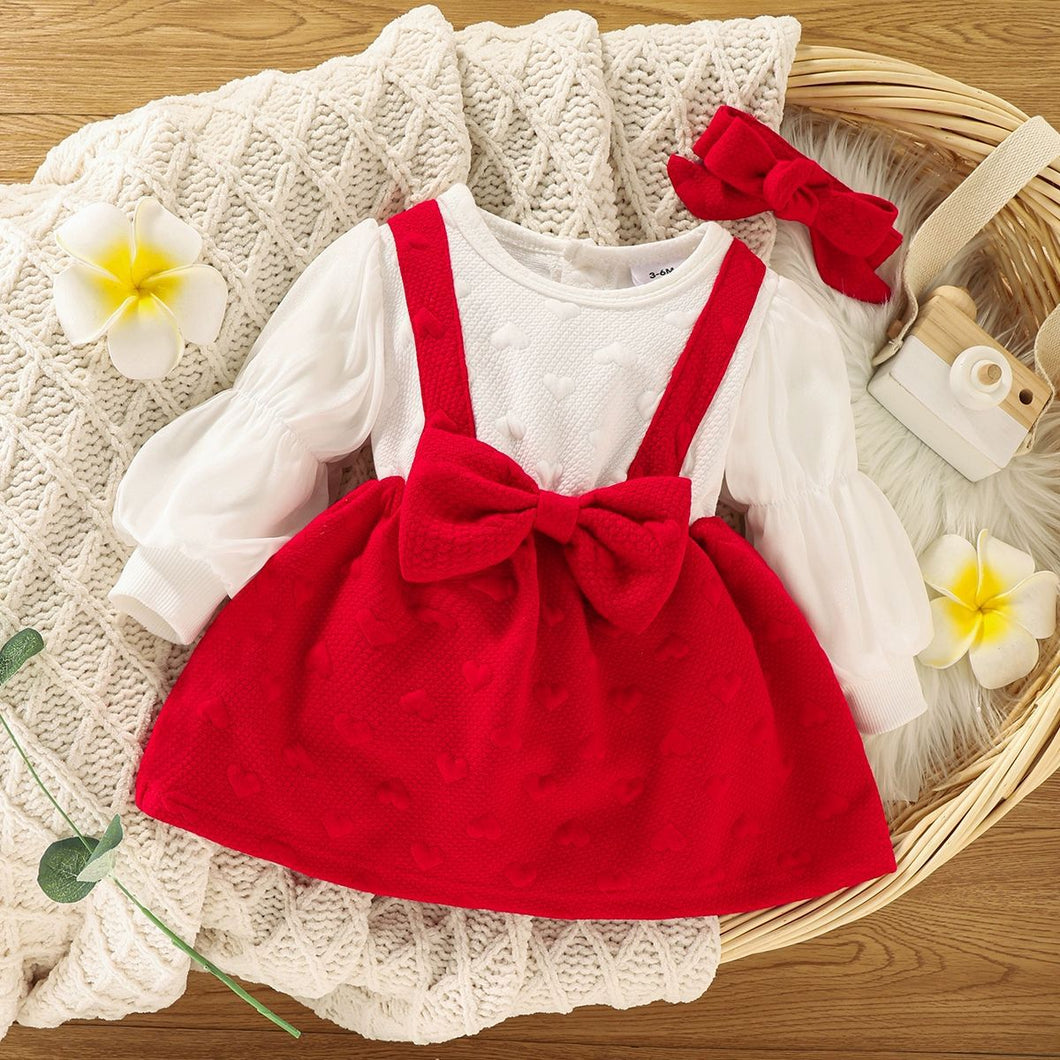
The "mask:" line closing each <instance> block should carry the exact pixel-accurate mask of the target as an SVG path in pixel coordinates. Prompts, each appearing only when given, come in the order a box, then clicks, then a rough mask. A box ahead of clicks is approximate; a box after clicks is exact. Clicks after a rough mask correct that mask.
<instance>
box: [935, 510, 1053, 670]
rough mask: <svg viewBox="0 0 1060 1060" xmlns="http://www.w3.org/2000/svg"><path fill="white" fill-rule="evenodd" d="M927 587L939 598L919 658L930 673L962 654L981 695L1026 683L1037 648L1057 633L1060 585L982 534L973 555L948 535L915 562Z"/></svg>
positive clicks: (1015, 552) (1025, 557)
mask: <svg viewBox="0 0 1060 1060" xmlns="http://www.w3.org/2000/svg"><path fill="white" fill-rule="evenodd" d="M920 569H921V571H922V572H923V575H924V581H925V582H927V584H928V585H930V586H931V588H932V589H935V590H937V591H938V592H939V593H941V594H942V595H941V596H938V597H936V598H935V599H933V600H932V601H931V615H932V618H933V620H934V623H935V636H934V638H933V639H932V641H931V643H930V644H929V645H928V646H927V647H926V648H925V649H924V650H923V651H922V652H921V653H920V655H919V659H920V661H921V662H922V663H924V664H925V665H927V666H932V667H935V668H936V669H940V670H941V669H944V668H945V667H947V666H952V665H953V664H954V663H955V662H957V660H958V659H960V658H962V657H963V655H964V654H965V652H967V653H968V660H969V662H970V663H971V665H972V672H973V673H974V674H975V677H976V680H977V681H978V682H979V683H980V684H981V685H982V686H983V687H984V688H1001V687H1002V686H1004V685H1007V684H1011V683H1012V682H1013V681H1017V680H1019V678H1021V677H1025V676H1026V675H1027V674H1029V673H1030V672H1031V670H1033V669H1034V667H1035V664H1036V663H1037V662H1038V641H1039V640H1040V639H1042V638H1043V637H1049V636H1051V635H1052V633H1053V631H1054V630H1055V628H1056V597H1057V585H1058V581H1060V579H1058V578H1057V576H1056V574H1054V573H1053V572H1052V571H1038V572H1037V573H1035V570H1034V560H1033V558H1032V557H1031V556H1030V555H1029V554H1028V553H1026V552H1023V551H1021V550H1020V549H1018V548H1015V547H1013V546H1012V545H1008V544H1006V543H1005V542H1004V541H999V540H998V539H997V538H995V537H992V536H991V535H990V533H989V532H988V531H986V530H981V531H980V532H979V537H978V540H977V541H976V544H975V547H973V546H972V545H971V544H970V543H969V542H968V541H966V540H965V539H964V538H963V537H959V536H958V535H956V534H946V535H945V536H943V537H940V538H939V539H938V540H937V541H936V542H934V544H932V545H930V546H929V547H928V548H927V549H926V551H925V552H924V554H923V555H922V556H921V558H920Z"/></svg>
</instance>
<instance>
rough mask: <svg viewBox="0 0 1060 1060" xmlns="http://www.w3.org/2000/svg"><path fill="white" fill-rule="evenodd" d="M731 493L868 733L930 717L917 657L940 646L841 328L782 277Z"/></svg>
mask: <svg viewBox="0 0 1060 1060" xmlns="http://www.w3.org/2000/svg"><path fill="white" fill-rule="evenodd" d="M725 475H726V486H727V489H728V492H729V493H730V494H731V496H732V497H733V499H734V500H736V501H737V502H738V503H740V504H741V505H746V506H747V514H746V520H747V529H748V534H749V537H750V539H751V541H752V542H753V544H754V545H755V547H756V548H757V549H758V551H759V553H760V554H761V555H762V556H763V558H764V559H765V560H766V562H767V563H768V564H769V565H770V567H772V568H773V570H774V571H775V572H776V573H777V575H778V576H779V577H780V579H781V581H782V582H783V583H784V585H785V587H786V588H787V590H788V592H789V593H790V594H791V596H792V598H793V599H794V600H795V602H796V603H797V604H798V605H799V606H800V608H801V609H802V611H803V614H804V615H805V616H806V619H807V621H808V622H809V623H810V626H811V627H812V628H813V630H814V633H815V634H816V635H817V638H818V640H819V641H820V643H821V646H822V647H823V648H824V650H825V652H826V653H827V654H828V657H829V659H830V660H831V662H832V665H833V668H834V669H835V671H836V676H837V678H838V679H839V682H840V684H841V686H842V687H843V690H844V692H845V694H846V696H847V700H848V702H849V704H850V707H851V710H852V712H853V715H854V720H855V722H856V724H857V726H858V729H859V730H860V731H861V732H862V733H866V734H868V733H879V732H885V731H887V730H889V729H894V728H897V727H898V726H900V725H903V724H904V723H905V722H907V721H910V720H911V719H912V718H914V717H916V716H917V715H919V714H921V713H923V711H925V710H926V709H927V704H926V702H925V700H924V696H923V692H922V691H921V688H920V683H919V680H918V678H917V674H916V668H915V664H914V656H915V654H916V653H917V652H918V651H920V649H922V648H923V647H924V646H925V645H926V644H927V643H928V642H929V641H930V639H931V616H930V610H929V605H928V601H927V593H926V591H925V589H924V583H923V579H922V577H921V574H920V570H919V567H918V565H917V561H916V557H915V555H914V552H913V548H912V546H911V544H910V542H909V539H908V537H907V535H906V533H905V531H904V529H903V528H902V525H901V523H900V522H899V520H898V517H897V515H896V514H895V512H894V509H893V508H891V506H890V504H889V503H888V501H887V499H886V498H885V497H884V496H883V494H882V493H881V492H880V490H879V489H878V488H877V486H876V485H875V484H874V483H873V482H872V481H871V480H870V479H869V478H868V477H867V476H865V475H864V474H862V473H861V472H860V471H859V470H858V461H857V448H856V443H855V438H854V419H853V414H852V412H851V408H850V390H849V384H848V382H847V375H846V367H845V365H844V361H843V353H842V349H841V346H840V342H839V337H838V335H837V334H836V331H835V329H834V327H833V326H832V324H831V322H830V321H829V320H828V318H827V317H826V316H825V315H824V313H823V312H822V311H821V310H820V309H819V308H818V307H817V306H816V305H815V304H814V303H813V301H812V300H811V298H810V297H809V295H807V294H806V292H805V291H803V290H802V289H801V288H800V287H799V286H798V285H797V284H795V283H794V282H792V281H790V280H787V279H785V278H781V280H780V283H779V285H778V288H777V292H776V294H775V296H774V300H773V303H772V305H771V306H770V310H769V315H768V317H767V319H766V321H765V322H764V324H763V330H762V334H761V338H760V341H759V345H758V347H757V348H756V350H755V351H754V355H753V358H752V363H751V366H750V369H749V375H748V379H747V383H746V386H745V388H744V390H743V393H742V395H741V398H740V403H739V406H738V409H737V412H736V418H735V423H734V428H733V435H732V438H731V444H730V447H729V456H728V459H727V462H726V468H725Z"/></svg>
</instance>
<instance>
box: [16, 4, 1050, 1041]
mask: <svg viewBox="0 0 1060 1060" xmlns="http://www.w3.org/2000/svg"><path fill="white" fill-rule="evenodd" d="M409 6H411V3H410V4H409ZM440 6H441V7H442V9H443V10H444V11H445V13H446V15H447V16H448V17H449V19H450V21H452V22H453V24H454V25H455V26H458V27H459V26H463V25H465V24H467V23H469V22H474V21H479V20H482V19H492V20H494V21H497V22H501V23H505V24H510V25H515V24H519V23H523V22H529V21H532V20H533V19H535V18H537V17H539V16H541V15H543V14H545V13H546V12H547V11H550V10H555V9H560V8H562V7H563V6H564V5H555V6H554V5H550V4H545V3H529V2H525V0H497V2H489V0H481V2H478V3H475V2H471V0H459V2H451V3H446V2H444V0H443V2H442V3H441V4H440ZM583 7H584V9H585V10H587V11H589V12H590V13H591V14H593V15H594V16H595V17H596V18H597V19H598V20H599V22H600V25H601V28H603V29H612V28H617V27H620V26H623V25H629V24H632V23H637V22H653V21H665V22H685V21H689V20H691V19H693V18H704V17H731V16H735V15H751V14H759V13H762V14H793V15H796V16H798V17H799V18H800V19H801V21H802V23H803V26H804V31H803V39H804V41H806V42H809V43H814V42H818V43H832V44H842V45H846V46H849V47H855V48H863V49H865V50H869V51H879V52H885V53H888V54H891V55H895V56H899V57H901V58H905V59H908V60H911V61H913V62H917V63H921V64H923V65H925V66H930V67H932V68H934V69H936V70H938V71H940V72H942V73H946V74H949V75H951V76H953V77H957V78H959V79H961V80H963V81H966V82H970V83H971V84H974V85H977V86H978V87H980V88H984V89H987V90H989V91H991V92H995V93H997V94H999V95H1001V96H1004V97H1006V98H1008V99H1010V100H1012V101H1013V102H1015V103H1017V104H1018V105H1019V106H1021V107H1022V108H1023V109H1024V110H1026V111H1028V112H1029V113H1032V114H1033V113H1042V114H1044V115H1045V116H1046V117H1047V118H1049V119H1050V120H1051V121H1053V122H1054V123H1056V124H1060V94H1058V92H1057V84H1058V82H1060V31H1058V29H1057V22H1058V19H1060V2H1057V0H1033V2H1031V0H1020V2H1014V0H1010V2H1008V3H1001V4H999V3H997V2H996V0H944V2H942V0H934V2H929V0H919V2H905V0H903V2H888V0H835V2H831V0H787V2H775V0H759V2H758V3H757V4H754V5H751V6H748V5H744V4H737V3H735V2H730V3H719V2H715V0H674V2H670V3H666V2H663V0H658V2H652V0H647V2H642V3H636V4H633V3H607V4H602V3H585V4H583ZM404 9H405V7H404V5H402V4H398V3H387V2H374V3H373V2H357V3H351V2H349V0H224V2H222V3H211V2H208V0H172V2H164V0H108V2H107V3H87V2H78V0H19V2H12V0H0V180H5V181H21V180H27V179H28V178H29V177H30V176H31V175H32V173H33V171H34V169H35V167H36V166H37V164H38V163H39V162H40V160H41V159H42V158H43V156H44V153H45V151H46V150H47V149H48V147H49V146H51V144H53V143H55V142H56V141H58V140H60V139H62V137H64V136H65V135H67V134H68V133H69V132H71V131H72V130H73V129H75V128H77V127H78V126H79V125H81V124H83V123H84V122H86V121H90V120H93V119H95V118H100V117H106V116H108V115H112V114H115V113H119V112H121V111H125V110H129V109H131V108H132V107H135V106H138V105H139V104H141V103H144V102H146V101H148V100H149V99H152V98H155V97H157V96H161V95H165V94H167V93H180V92H191V91H198V90H203V89H210V88H214V87H216V86H217V85H219V84H222V83H223V82H224V81H227V80H229V79H230V78H233V77H241V76H244V75H246V74H252V73H254V72H256V71H257V70H260V69H262V68H263V67H267V66H273V67H278V68H280V69H285V70H297V69H304V68H306V67H309V66H313V65H315V64H316V63H318V62H321V61H323V60H324V59H326V58H329V57H330V56H332V55H335V54H339V53H343V52H346V53H349V52H356V51H359V50H360V49H361V48H363V47H364V46H365V45H366V44H368V42H369V41H370V40H371V39H372V38H374V37H375V35H376V34H377V33H378V32H379V30H380V28H381V27H382V26H383V25H384V24H385V23H386V22H387V21H389V20H390V19H391V18H393V17H394V16H395V15H397V14H399V13H401V11H402V10H404ZM1058 922H1060V776H1057V777H1054V778H1053V779H1052V780H1051V781H1050V782H1048V783H1047V784H1046V785H1044V786H1043V787H1042V788H1040V789H1039V791H1038V792H1036V793H1035V794H1034V795H1032V796H1031V797H1030V798H1028V799H1027V800H1026V802H1025V803H1024V804H1023V805H1021V806H1020V807H1018V808H1017V809H1016V810H1014V811H1013V812H1012V814H1011V815H1010V816H1008V817H1007V818H1006V819H1005V820H1004V821H1002V823H1001V824H1000V825H998V826H997V827H996V828H995V829H994V830H993V831H992V832H990V833H989V834H988V835H987V836H985V837H984V838H983V839H981V840H980V841H979V842H977V843H976V844H975V845H974V846H973V847H972V848H971V849H969V850H967V851H966V852H965V853H964V854H962V855H961V856H959V857H958V858H957V859H956V860H954V861H953V862H951V863H950V864H948V865H946V866H944V867H943V868H942V869H940V870H939V871H938V873H937V874H936V875H935V876H933V877H932V878H930V879H929V880H927V881H926V882H925V883H923V884H922V885H921V886H920V887H918V888H917V889H916V890H915V891H914V892H912V893H911V894H909V895H907V896H906V897H904V898H902V899H900V900H899V901H897V902H895V903H894V904H893V905H891V906H890V907H888V908H887V909H885V910H884V911H882V912H880V913H877V914H875V915H874V916H872V917H869V918H867V919H865V920H862V921H860V922H859V923H857V924H854V925H852V926H849V927H847V928H844V929H842V930H839V931H836V932H833V933H832V934H831V935H828V936H826V937H824V938H822V939H819V940H817V941H815V942H811V943H807V944H804V945H802V946H799V947H796V948H794V949H786V950H781V951H778V952H776V953H773V954H766V955H761V956H758V957H754V958H750V959H748V960H745V961H741V962H738V963H736V964H732V965H724V966H723V967H722V969H721V971H720V973H719V975H718V979H717V981H716V983H715V985H714V986H713V987H712V988H711V989H710V990H709V991H708V992H707V994H706V995H705V996H704V997H703V998H701V999H700V1000H699V1001H697V1002H695V1003H693V1004H690V1005H682V1006H673V1005H666V1004H657V1005H651V1006H647V1007H645V1008H641V1009H634V1010H631V1011H627V1012H617V1011H613V1010H610V1009H605V1008H596V1009H583V1010H580V1011H577V1012H575V1013H572V1014H569V1015H566V1016H526V1017H522V1018H519V1019H514V1020H510V1021H508V1022H507V1023H505V1024H502V1025H501V1026H500V1027H497V1028H494V1029H492V1030H488V1031H485V1032H483V1033H482V1034H480V1035H478V1036H477V1037H475V1038H472V1039H465V1040H463V1041H459V1042H452V1043H448V1044H446V1045H441V1046H431V1047H427V1048H416V1047H412V1046H407V1045H400V1044H391V1043H380V1042H366V1041H364V1040H362V1039H360V1038H358V1037H356V1036H354V1035H351V1034H349V1033H348V1032H345V1031H342V1030H340V1029H339V1028H337V1027H335V1026H334V1025H333V1024H329V1023H324V1022H322V1021H320V1020H318V1019H316V1018H315V1017H313V1016H312V1015H311V1014H310V1013H309V1012H307V1011H306V1010H304V1009H302V1008H301V1007H300V1006H299V1005H297V1004H295V1003H294V1002H292V1001H290V1000H288V999H285V998H282V997H280V996H278V995H276V994H274V993H272V992H271V991H269V990H267V989H265V988H255V991H254V992H255V993H256V994H258V995H259V996H261V997H262V999H263V1000H265V1001H266V1002H267V1003H268V1004H270V1005H272V1006H273V1007H275V1008H276V1009H277V1010H278V1011H280V1012H281V1013H282V1014H283V1015H285V1016H286V1017H287V1018H289V1019H291V1020H292V1021H293V1022H295V1023H296V1024H297V1025H298V1026H299V1027H300V1028H301V1029H302V1030H303V1031H304V1032H305V1033H304V1036H303V1038H302V1039H301V1041H300V1042H294V1041H293V1040H291V1039H289V1038H288V1037H287V1036H286V1035H284V1034H282V1033H281V1032H279V1031H276V1030H274V1029H273V1028H272V1027H271V1025H270V1024H267V1023H265V1022H264V1021H263V1020H261V1019H260V1017H258V1016H256V1015H254V1014H253V1013H252V1012H251V1011H250V1010H249V1009H248V1008H247V1007H246V1006H244V1005H243V1004H242V1003H241V1002H239V1001H237V1000H236V999H235V998H234V997H233V996H232V995H231V994H229V993H228V991H227V990H225V989H224V988H222V987H219V986H218V985H217V984H216V983H215V982H214V981H213V979H212V978H211V977H210V976H207V975H205V974H202V973H196V974H194V975H193V976H192V977H191V982H190V985H189V989H188V993H187V994H186V995H185V996H184V998H182V999H181V1000H180V1001H179V1002H178V1003H177V1004H176V1005H174V1006H173V1007H172V1008H170V1009H168V1010H167V1011H165V1012H160V1013H154V1014H148V1015H143V1016H135V1017H130V1018H128V1019H126V1020H123V1021H121V1022H120V1023H105V1022H93V1023H87V1022H83V1023H73V1024H67V1025H66V1026H64V1027H61V1028H58V1029H56V1030H49V1031H38V1030H29V1029H26V1028H21V1027H15V1028H13V1029H12V1031H11V1032H10V1033H9V1035H8V1036H7V1038H6V1039H5V1040H4V1041H3V1042H2V1043H0V1057H2V1058H4V1060H8V1058H12V1060H60V1058H61V1060H66V1058H68V1057H69V1058H73V1057H77V1058H84V1057H100V1056H107V1057H108V1058H110V1060H125V1058H130V1060H132V1058H136V1060H141V1058H143V1057H151V1058H152V1060H165V1058H170V1057H172V1058H181V1060H205V1058H211V1060H212V1058H226V1060H227V1058H230V1060H240V1058H243V1057H254V1058H256V1060H267V1058H268V1057H272V1056H277V1057H279V1056H295V1055H298V1056H301V1057H306V1058H317V1057H319V1058H324V1057H327V1058H332V1057H336V1058H337V1057H340V1056H341V1057H359V1058H365V1060H399V1058H403V1057H419V1058H424V1060H434V1058H439V1060H457V1058H461V1060H463V1058H469V1057H475V1058H476V1060H561V1058H562V1060H634V1058H636V1060H678V1058H680V1060H687V1058H691V1057H704V1056H711V1057H734V1058H755V1060H758V1058H761V1060H794V1058H802V1060H820V1058H836V1060H843V1058H847V1057H851V1058H865V1060H870V1058H871V1060H884V1058H892V1057H894V1058H898V1057H900V1058H914V1057H924V1058H927V1057H930V1058H933V1060H955V1058H958V1057H961V1058H966V1057H967V1058H971V1057H975V1058H981V1057H995V1056H996V1057H1020V1058H1028V1060H1029V1058H1031V1057H1035V1058H1041V1057H1060V926H1058Z"/></svg>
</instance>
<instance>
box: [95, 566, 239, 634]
mask: <svg viewBox="0 0 1060 1060" xmlns="http://www.w3.org/2000/svg"><path fill="white" fill-rule="evenodd" d="M227 595H228V594H227V593H226V592H225V588H224V586H223V585H222V584H221V582H220V580H219V579H218V577H217V575H216V574H214V573H213V571H212V570H211V569H210V568H209V567H208V566H207V565H206V564H205V563H204V562H203V561H202V560H197V559H192V558H191V557H190V556H185V555H184V554H183V553H180V552H174V551H172V550H170V549H162V548H150V547H148V546H145V545H140V546H138V547H137V548H136V549H135V550H134V551H133V554H132V555H131V556H130V557H129V561H128V562H127V563H126V564H125V567H124V569H123V570H122V572H121V576H120V577H119V578H118V580H117V582H115V584H114V587H113V588H112V589H111V590H110V592H109V593H108V594H107V599H108V600H109V601H110V602H111V603H112V604H113V605H114V607H115V608H117V610H119V611H123V612H124V613H125V614H127V615H132V617H133V618H135V619H136V620H137V621H138V622H139V623H140V624H141V625H142V626H145V627H146V628H147V629H149V630H150V631H151V632H152V633H154V634H155V635H156V636H159V637H164V638H165V639H166V640H169V641H173V642H174V643H175V644H190V643H191V642H192V641H193V640H194V639H195V638H196V637H197V636H198V635H199V634H200V633H201V632H202V630H203V627H204V626H205V625H206V623H207V622H208V621H209V619H210V616H211V615H212V614H213V612H214V610H215V609H216V607H217V605H218V604H219V603H220V602H221V601H222V600H223V599H224V598H225V596H227Z"/></svg>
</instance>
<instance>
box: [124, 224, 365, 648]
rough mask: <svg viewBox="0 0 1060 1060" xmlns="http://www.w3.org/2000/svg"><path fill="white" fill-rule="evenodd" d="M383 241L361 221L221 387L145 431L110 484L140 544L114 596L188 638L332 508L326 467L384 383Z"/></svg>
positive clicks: (180, 638)
mask: <svg viewBox="0 0 1060 1060" xmlns="http://www.w3.org/2000/svg"><path fill="white" fill-rule="evenodd" d="M379 246H380V236H379V226H378V224H377V223H376V221H375V220H373V219H371V218H368V219H366V220H364V221H362V222H361V223H360V224H358V225H355V226H354V227H353V228H351V229H350V230H349V231H348V232H346V233H345V234H344V235H342V236H340V237H339V238H338V239H335V240H334V241H333V242H332V243H330V244H329V245H328V246H327V247H326V248H325V249H324V250H323V251H322V252H321V253H319V254H318V255H317V256H316V257H315V258H314V259H313V261H312V262H310V264H309V265H308V266H307V268H306V269H305V270H304V271H303V272H302V274H301V275H300V276H299V277H298V279H297V280H296V281H295V282H294V284H292V286H291V287H290V289H289V290H288V291H287V293H286V295H284V297H283V300H282V301H281V302H280V304H279V305H278V306H277V308H276V310H275V311H274V312H273V314H272V316H271V317H270V318H269V319H268V321H267V322H266V324H265V326H264V328H262V330H261V332H260V333H259V335H258V337H257V339H256V340H255V342H254V344H253V346H252V347H251V349H250V352H249V354H248V355H247V359H246V361H245V362H244V364H243V366H242V367H241V369H240V371H239V374H238V375H237V376H236V378H235V381H234V383H233V385H232V387H231V389H229V390H223V391H221V392H220V393H218V394H215V395H214V396H213V397H211V398H210V399H209V400H207V401H204V402H203V403H202V404H201V405H198V406H196V407H195V408H193V409H190V410H189V411H188V412H185V413H184V414H183V415H181V416H179V417H177V419H175V420H173V421H172V422H171V423H169V424H167V425H166V426H165V427H163V428H162V430H160V431H158V432H157V433H156V434H155V435H153V436H152V437H151V438H149V439H148V441H147V442H146V444H145V445H144V446H143V447H142V448H141V449H140V450H139V452H137V453H136V455H135V456H134V458H133V460H132V462H131V464H130V465H129V468H128V470H127V471H126V473H125V476H124V478H123V479H122V480H121V482H120V484H119V486H118V492H117V497H116V500H115V506H114V528H115V531H116V532H117V535H118V537H119V538H120V539H121V540H122V541H124V542H125V543H126V544H129V545H133V546H134V549H133V552H132V555H131V557H130V558H129V560H128V562H127V563H126V564H125V567H124V569H123V570H122V573H121V576H120V577H119V579H118V581H117V582H116V584H115V585H114V587H113V588H112V589H111V591H110V593H109V594H108V599H109V600H110V602H111V603H112V604H113V605H114V607H115V608H117V610H119V611H123V612H125V613H127V614H129V615H132V616H133V617H135V618H136V619H137V620H138V621H139V622H141V623H142V624H143V625H144V626H146V627H147V628H148V629H149V630H151V631H152V632H153V633H156V634H157V635H159V636H161V637H164V638H166V639H167V640H171V641H174V642H176V643H178V644H190V643H191V642H192V641H193V640H194V639H195V638H196V637H197V636H198V634H199V633H200V632H201V631H202V629H203V627H204V626H205V625H206V623H207V622H208V621H209V619H210V617H211V616H212V614H213V612H214V610H215V608H216V607H217V605H218V604H219V603H220V602H221V601H222V600H223V599H224V598H225V596H233V595H235V593H236V592H237V591H238V590H239V589H240V588H241V587H242V586H243V585H244V584H245V583H246V582H247V581H249V580H250V578H251V577H252V576H253V575H254V574H255V573H256V572H257V571H258V570H259V569H260V568H261V567H262V566H263V565H264V563H265V562H266V560H267V559H268V558H269V557H270V556H271V555H272V554H273V553H274V552H276V551H277V550H278V549H279V548H280V547H281V546H282V545H283V544H284V542H286V541H287V540H288V539H289V538H291V537H293V536H294V534H295V533H297V532H298V530H300V529H301V528H302V527H303V526H305V525H306V524H307V523H308V522H310V521H311V520H312V519H313V518H314V517H315V516H316V515H318V514H319V513H320V512H321V511H323V510H324V508H325V507H327V504H328V489H327V468H326V463H327V462H328V461H330V460H335V459H337V458H339V457H341V456H344V455H346V454H347V453H350V452H352V451H353V450H354V449H356V448H357V447H358V446H360V445H361V444H362V443H363V442H364V441H365V439H366V438H367V437H368V435H369V432H370V431H371V429H372V425H373V423H374V420H375V417H376V414H377V412H378V410H379V405H380V400H381V396H382V390H383V378H382V376H383V371H382V364H383V341H382V339H383V335H382V332H383V307H382V289H381V274H380V268H379V254H380V250H379Z"/></svg>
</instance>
